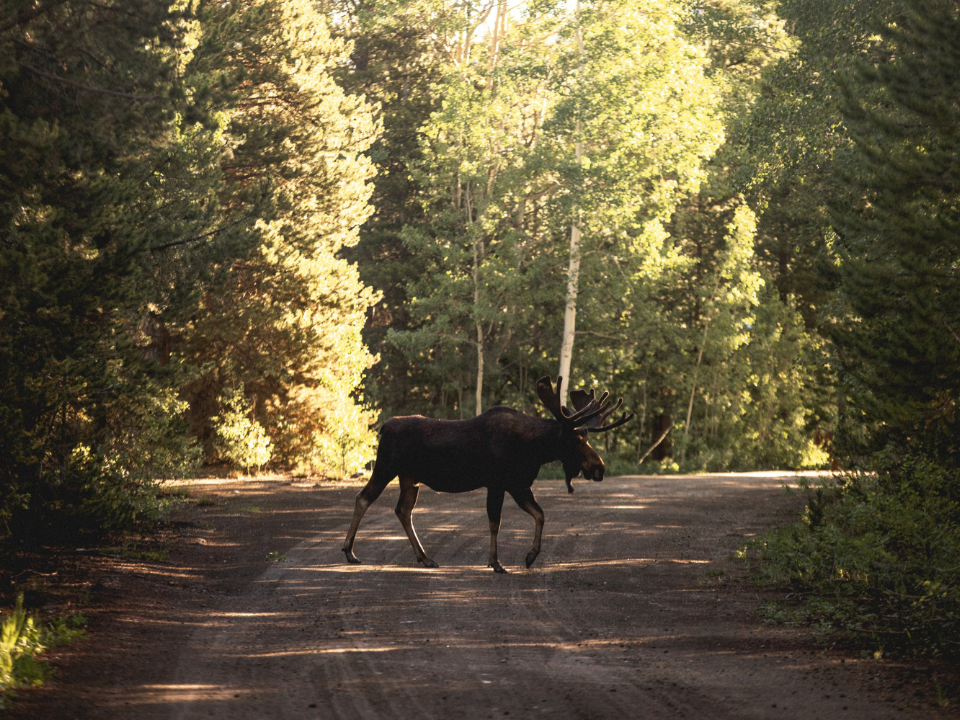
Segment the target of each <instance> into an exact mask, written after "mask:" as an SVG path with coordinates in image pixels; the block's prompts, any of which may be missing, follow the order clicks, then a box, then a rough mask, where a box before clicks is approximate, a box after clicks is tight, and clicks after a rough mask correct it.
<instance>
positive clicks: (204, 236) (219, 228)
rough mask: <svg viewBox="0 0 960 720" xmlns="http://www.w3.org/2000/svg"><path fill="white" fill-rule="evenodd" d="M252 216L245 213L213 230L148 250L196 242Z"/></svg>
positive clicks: (156, 251)
mask: <svg viewBox="0 0 960 720" xmlns="http://www.w3.org/2000/svg"><path fill="white" fill-rule="evenodd" d="M252 216H253V213H247V214H246V215H241V216H240V217H239V218H237V219H236V220H234V221H233V222H232V223H227V224H226V225H223V226H221V227H218V228H215V229H213V230H209V231H207V232H205V233H200V234H199V235H193V236H192V237H188V238H183V239H181V240H174V241H172V242H168V243H164V244H163V245H154V246H152V247H150V248H149V250H150V252H151V253H158V252H161V251H163V250H169V249H170V248H174V247H179V246H180V245H187V244H188V243H192V242H198V241H200V240H206V239H207V238H208V237H212V236H214V235H219V234H220V233H222V232H223V231H224V230H229V229H230V228H232V227H236V226H237V225H239V224H240V223H242V222H243V221H244V220H249V219H250V218H251V217H252Z"/></svg>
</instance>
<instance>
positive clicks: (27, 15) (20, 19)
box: [0, 0, 66, 33]
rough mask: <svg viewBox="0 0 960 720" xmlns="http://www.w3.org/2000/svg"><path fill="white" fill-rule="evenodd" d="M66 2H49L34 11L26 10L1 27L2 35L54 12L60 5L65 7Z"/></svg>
mask: <svg viewBox="0 0 960 720" xmlns="http://www.w3.org/2000/svg"><path fill="white" fill-rule="evenodd" d="M65 2H66V0H53V2H48V3H47V4H45V5H41V6H40V7H35V8H33V9H32V10H24V11H23V12H22V13H20V14H19V15H17V16H16V17H14V18H13V19H12V20H9V21H8V22H6V23H4V24H3V25H0V33H5V32H6V31H7V30H12V29H13V28H15V27H18V26H20V25H26V24H27V23H28V22H30V21H31V20H33V19H34V18H37V17H39V16H40V15H43V14H44V13H45V12H47V11H48V10H53V9H54V8H55V7H57V6H58V5H63V4H64V3H65Z"/></svg>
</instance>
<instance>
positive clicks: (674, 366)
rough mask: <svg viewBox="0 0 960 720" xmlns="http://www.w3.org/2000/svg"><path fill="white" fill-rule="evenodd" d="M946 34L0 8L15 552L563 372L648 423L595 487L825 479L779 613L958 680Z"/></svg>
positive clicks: (89, 537)
mask: <svg viewBox="0 0 960 720" xmlns="http://www.w3.org/2000/svg"><path fill="white" fill-rule="evenodd" d="M958 13H960V6H958V3H957V2H956V0H909V2H894V1H893V0H870V1H869V2H862V1H853V0H849V1H838V0H722V1H721V0H656V1H654V0H580V1H579V2H574V3H571V2H567V0H562V1H554V0H530V1H529V2H525V3H521V4H519V5H517V4H510V3H507V2H506V0H467V1H466V2H458V3H450V2H448V1H447V0H384V2H381V3H379V4H373V5H370V4H359V5H358V4H357V3H354V2H343V1H341V0H253V1H251V2H219V3H191V2H180V1H177V2H173V1H171V2H169V3H163V2H159V3H158V2H153V1H152V0H97V1H96V2H93V1H92V0H63V1H61V2H40V1H39V0H36V1H31V2H27V3H5V4H4V3H0V58H3V60H2V61H0V168H2V171H0V186H2V188H3V192H2V193H0V551H2V552H15V551H17V550H19V549H24V548H26V549H30V548H34V549H35V548H37V547H64V546H69V545H78V544H83V545H85V546H89V545H92V544H95V543H101V542H109V543H111V544H112V546H114V547H117V546H122V539H120V540H118V538H122V536H123V533H124V532H127V531H129V530H131V529H137V530H139V531H143V530H144V529H145V528H149V527H150V526H151V525H152V524H155V523H156V522H157V521H158V519H160V518H161V517H162V514H163V508H164V503H166V502H169V499H167V498H164V497H163V493H162V492H161V490H160V484H159V483H158V479H160V478H172V477H184V476H190V475H192V474H194V473H196V472H198V471H199V470H200V469H201V468H204V469H206V470H210V469H216V470H217V471H218V472H237V473H246V474H250V473H256V472H260V471H262V470H269V471H282V472H292V473H297V474H319V475H323V476H326V477H331V478H346V477H351V476H354V475H356V474H360V473H363V472H366V471H367V470H368V469H369V467H370V463H371V462H372V459H373V452H374V447H375V444H376V430H377V427H378V424H379V423H380V422H382V421H383V420H385V419H386V418H387V417H390V416H393V415H398V414H412V413H424V414H429V415H432V416H437V417H444V418H465V417H470V416H473V415H474V414H476V413H480V412H482V411H483V410H484V409H487V408H489V407H491V406H493V405H497V404H509V405H512V406H515V407H518V408H520V409H522V410H526V411H529V412H537V400H536V396H535V393H534V385H535V382H536V380H537V378H539V377H540V376H543V375H547V374H549V375H551V376H554V377H555V376H556V375H557V374H558V372H559V374H562V375H564V376H566V377H567V378H568V379H569V380H571V381H572V385H573V386H574V387H577V386H583V387H590V386H593V387H604V388H610V389H611V391H612V392H613V393H614V394H615V395H623V397H624V399H625V407H627V408H629V409H630V410H631V411H632V412H634V413H635V414H636V420H635V421H633V422H632V423H631V424H630V425H628V426H626V427H624V428H623V429H622V430H621V431H620V432H618V433H608V434H607V435H605V436H604V438H603V440H602V441H600V443H601V447H600V448H599V449H600V450H601V451H602V453H603V455H604V457H605V458H606V460H607V462H608V466H609V468H610V470H611V471H612V472H621V473H627V472H657V473H663V472H676V471H704V470H751V469H769V468H792V469H802V468H825V467H833V468H835V469H838V470H842V471H845V472H846V474H845V475H843V476H842V479H841V480H840V481H839V482H837V483H836V484H833V485H830V486H828V487H825V488H822V489H818V490H813V491H812V492H813V495H812V496H811V502H810V505H809V509H808V512H807V514H806V515H805V517H804V518H803V520H802V521H801V522H800V523H798V524H797V525H795V526H791V527H789V528H786V529H784V530H781V531H778V532H777V533H774V534H772V535H771V536H769V537H768V538H766V539H764V540H762V541H759V542H758V543H757V544H756V545H754V547H753V550H752V552H753V553H755V556H756V558H757V560H758V563H759V567H760V568H761V570H762V572H763V573H764V577H766V578H767V581H768V582H771V583H774V584H777V585H780V586H784V587H788V588H790V589H791V590H792V591H793V592H794V593H799V595H800V596H802V597H803V598H804V599H805V604H804V606H803V612H804V613H806V615H807V616H808V617H809V618H811V619H816V618H820V619H821V620H822V621H823V622H826V623H829V624H831V625H833V626H836V627H839V628H846V629H848V630H851V631H854V632H856V633H859V634H861V635H871V634H872V635H875V636H876V638H878V640H877V642H878V643H882V644H883V645H884V646H885V647H893V646H896V647H903V648H908V647H910V648H914V649H916V650H918V651H929V652H938V653H947V652H952V650H951V648H953V647H955V645H956V643H957V642H958V640H960V639H958V637H957V627H956V624H955V622H956V621H955V616H956V612H957V609H956V608H955V602H956V599H955V595H956V593H957V584H958V577H957V574H956V572H955V571H954V569H955V568H956V567H957V565H956V562H955V560H954V559H953V556H952V555H950V552H949V548H950V542H951V539H953V538H954V537H955V535H956V532H957V531H956V528H957V524H958V517H957V514H956V511H955V504H954V503H955V502H956V501H957V493H958V490H957V482H958V480H960V477H958V468H960V441H958V438H960V416H958V401H960V397H958V395H960V277H958V273H960V210H958V200H957V199H958V197H960V170H958V164H957V161H956V158H957V157H960V104H958V100H957V99H958V98H960V60H958V58H960V52H958V40H957V38H960V20H958ZM566 389H567V390H569V387H567V388H566ZM237 511H238V512H246V513H255V512H257V511H258V509H257V508H255V507H254V506H249V507H246V508H240V509H238V510H237ZM11 597H12V595H11Z"/></svg>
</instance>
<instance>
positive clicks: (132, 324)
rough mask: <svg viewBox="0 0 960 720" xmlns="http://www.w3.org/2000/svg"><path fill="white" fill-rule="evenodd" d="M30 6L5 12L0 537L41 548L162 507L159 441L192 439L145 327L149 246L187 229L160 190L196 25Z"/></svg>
mask: <svg viewBox="0 0 960 720" xmlns="http://www.w3.org/2000/svg"><path fill="white" fill-rule="evenodd" d="M26 5H27V4H24V3H12V4H11V3H5V4H4V11H5V12H4V13H3V15H2V17H3V21H2V23H0V57H2V58H3V60H2V62H0V88H2V91H0V186H2V188H3V190H2V192H0V488H2V489H0V523H3V524H4V525H5V528H4V531H0V535H2V534H6V532H12V533H13V534H14V535H15V536H18V538H19V539H21V540H31V541H34V542H37V541H41V540H42V539H44V533H45V531H46V530H51V529H56V530H58V531H64V530H69V529H80V528H81V527H87V528H88V529H89V528H90V527H99V528H100V529H110V528H112V527H115V526H117V525H119V524H123V523H124V522H126V521H128V520H130V519H133V518H135V517H136V516H137V515H138V514H140V513H141V512H142V511H144V510H146V509H147V508H148V506H149V503H148V502H144V503H143V504H142V505H139V504H138V503H140V502H141V500H142V499H143V497H144V496H143V494H142V493H141V490H142V489H143V485H142V481H143V479H144V477H145V476H148V475H149V474H150V472H151V471H152V470H155V469H156V467H155V465H156V463H157V462H158V461H159V460H160V458H159V455H161V454H163V453H158V452H154V451H155V450H159V449H160V448H159V447H154V448H152V449H151V448H150V447H148V445H149V444H150V443H156V444H157V445H160V444H162V443H164V442H167V441H168V440H171V438H172V437H173V436H176V435H177V433H178V428H176V427H173V426H172V425H171V423H173V424H174V425H175V421H176V415H177V412H178V406H177V402H176V398H175V396H174V394H173V392H172V389H171V387H170V384H169V382H167V381H166V380H165V379H164V378H163V377H161V376H160V375H159V374H158V368H155V367H150V366H149V364H148V363H144V357H143V353H142V352H141V350H142V348H141V347H138V345H139V344H140V338H138V328H139V323H140V320H141V318H142V317H143V310H144V308H145V306H146V305H147V303H148V300H149V298H148V295H149V292H148V288H149V248H150V247H151V246H152V244H154V243H162V242H166V241H170V240H171V239H172V237H174V236H175V235H176V233H177V232H179V230H180V229H181V228H180V227H179V226H173V227H167V226H166V224H165V223H164V222H163V221H162V214H161V213H158V212H157V209H158V206H157V200H158V197H159V195H158V192H157V189H156V187H155V186H156V184H157V183H158V182H160V181H161V179H162V174H161V173H162V168H163V166H164V162H165V159H166V158H167V157H169V155H170V154H171V153H172V152H174V148H175V146H176V145H177V140H176V138H175V137H174V135H175V133H174V132H172V129H171V128H172V126H173V125H174V123H175V111H177V110H178V109H180V108H182V105H181V103H180V100H181V99H182V97H183V92H182V87H181V85H180V82H179V75H178V72H179V69H180V67H181V64H182V61H183V59H184V57H185V55H186V53H187V52H188V51H189V42H190V40H189V38H190V24H189V22H188V21H187V18H186V16H185V15H184V13H182V12H181V10H179V9H177V8H174V9H173V10H171V9H170V8H169V7H168V6H166V5H164V4H162V3H155V2H150V1H148V0H142V1H140V0H134V1H132V2H112V1H110V0H107V1H106V2H96V3H94V2H84V1H82V0H76V1H74V2H61V3H44V4H37V3H31V4H29V5H30V7H27V6H26ZM15 10H16V11H15ZM184 192H186V193H187V194H188V195H189V194H190V185H189V182H187V183H185V185H184ZM178 210H179V214H181V215H184V216H189V215H190V213H189V211H187V210H186V209H185V207H184V205H183V204H180V205H179V207H178ZM174 213H175V214H177V210H174ZM171 433H172V435H171ZM172 442H173V444H174V446H176V441H175V437H173V440H172ZM179 449H182V447H180V448H175V449H173V450H172V452H173V454H177V451H178V450H179ZM161 464H162V463H161Z"/></svg>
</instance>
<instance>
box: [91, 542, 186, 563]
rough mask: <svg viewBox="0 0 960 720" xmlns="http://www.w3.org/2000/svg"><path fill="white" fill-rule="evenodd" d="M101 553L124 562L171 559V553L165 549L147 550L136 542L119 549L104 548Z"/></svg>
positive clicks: (127, 543)
mask: <svg viewBox="0 0 960 720" xmlns="http://www.w3.org/2000/svg"><path fill="white" fill-rule="evenodd" d="M100 553H101V554H103V555H111V556H114V557H120V558H123V559H124V560H147V561H150V562H167V560H168V559H169V558H170V551H169V550H168V549H167V548H165V547H161V548H158V549H156V550H147V549H142V548H141V546H140V545H139V543H136V542H125V543H124V544H123V545H121V546H119V547H103V548H100Z"/></svg>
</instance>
